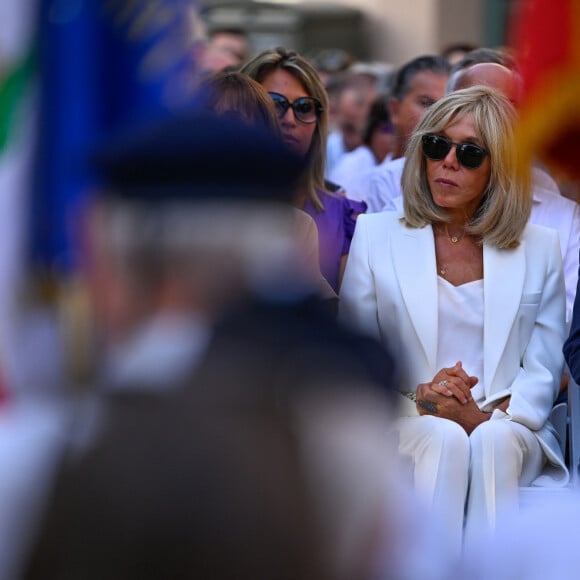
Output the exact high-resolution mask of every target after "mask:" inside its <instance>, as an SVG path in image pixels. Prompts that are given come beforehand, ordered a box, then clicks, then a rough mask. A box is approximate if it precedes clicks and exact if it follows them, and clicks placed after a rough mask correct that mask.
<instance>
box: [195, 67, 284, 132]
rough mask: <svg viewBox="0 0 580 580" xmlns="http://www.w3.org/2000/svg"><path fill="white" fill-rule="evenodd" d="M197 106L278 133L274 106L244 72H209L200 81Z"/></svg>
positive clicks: (261, 89)
mask: <svg viewBox="0 0 580 580" xmlns="http://www.w3.org/2000/svg"><path fill="white" fill-rule="evenodd" d="M198 96H199V99H200V100H201V106H202V107H203V108H205V109H207V110H208V111H210V112H212V113H214V114H216V115H219V116H222V115H232V116H236V117H238V118H239V119H241V120H242V121H244V122H245V123H248V124H250V125H262V126H265V127H267V128H268V129H271V130H272V131H274V132H275V133H276V134H278V135H279V134H280V123H279V122H278V116H277V115H276V108H275V106H274V103H273V102H272V99H271V98H270V95H269V94H268V92H267V91H266V89H264V87H263V86H262V85H261V84H260V83H258V82H256V81H255V80H253V79H251V78H250V77H249V76H248V75H245V74H242V73H240V72H237V71H222V72H217V73H214V74H212V75H209V76H208V77H206V78H205V79H203V81H202V82H201V83H200V85H199V87H198Z"/></svg>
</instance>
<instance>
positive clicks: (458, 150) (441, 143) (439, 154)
mask: <svg viewBox="0 0 580 580" xmlns="http://www.w3.org/2000/svg"><path fill="white" fill-rule="evenodd" d="M422 140H423V154H424V155H425V157H428V158H429V159H432V160H433V161H441V160H442V159H445V157H447V155H448V153H449V151H451V147H455V155H456V156H457V161H459V163H461V165H463V167H466V168H467V169H477V168H478V167H479V166H480V165H481V164H482V163H483V160H484V159H485V156H486V155H489V151H487V150H486V149H484V148H483V147H479V145H474V144H473V143H454V142H453V141H450V140H449V139H446V138H445V137H441V136H439V135H423V138H422Z"/></svg>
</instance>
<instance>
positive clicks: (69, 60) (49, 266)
mask: <svg viewBox="0 0 580 580" xmlns="http://www.w3.org/2000/svg"><path fill="white" fill-rule="evenodd" d="M195 19H196V11H195V5H194V3H193V2H192V1H191V0H139V1H138V2H137V1H134V0H108V1H94V0H92V1H83V0H39V19H38V35H37V38H38V45H37V54H38V59H37V67H38V75H39V79H40V82H39V91H40V99H39V102H40V131H39V138H38V155H37V164H36V183H35V184H34V187H33V195H32V203H31V208H32V216H31V220H32V223H31V232H32V238H31V240H30V242H31V244H30V248H31V255H32V263H33V266H37V267H40V268H41V269H44V270H45V271H46V270H48V271H49V272H56V273H61V272H63V273H66V272H68V271H70V270H71V269H74V267H75V265H76V262H77V256H76V248H75V243H74V241H75V239H76V232H75V228H77V227H78V225H77V222H78V215H79V214H78V212H79V208H80V207H81V206H82V204H83V202H84V201H85V199H86V196H87V192H88V191H89V190H90V186H91V185H92V183H93V176H92V175H91V172H90V169H89V167H88V165H87V163H86V161H87V155H88V153H89V152H90V150H91V148H92V147H93V146H94V145H95V143H97V142H98V141H99V140H100V139H101V138H102V137H103V136H104V135H106V134H107V133H109V132H110V131H112V130H114V129H115V128H117V127H119V126H121V125H126V124H129V123H139V122H142V121H145V120H151V118H152V117H156V116H161V115H165V114H168V113H170V112H171V111H172V110H174V109H176V108H179V107H183V106H187V104H188V99H189V97H190V93H189V86H190V83H191V79H192V77H193V65H194V63H193V56H192V55H193V46H194V44H195V42H196V41H197V40H198V39H197V38H196V37H195V36H196V30H197V29H199V27H196V26H195V24H196V22H195Z"/></svg>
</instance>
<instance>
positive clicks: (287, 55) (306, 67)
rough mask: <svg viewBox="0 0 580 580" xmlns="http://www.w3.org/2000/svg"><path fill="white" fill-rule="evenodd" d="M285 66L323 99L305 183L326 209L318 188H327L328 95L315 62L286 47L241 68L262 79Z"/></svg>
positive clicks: (317, 204)
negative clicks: (325, 184)
mask: <svg viewBox="0 0 580 580" xmlns="http://www.w3.org/2000/svg"><path fill="white" fill-rule="evenodd" d="M277 69H282V70H284V71H286V72H287V73H289V74H291V75H292V76H293V77H294V78H296V80H298V82H299V83H300V84H301V85H302V86H303V87H304V91H305V92H306V93H307V94H308V95H309V96H311V97H314V98H316V99H318V100H319V101H320V102H321V103H322V108H323V111H322V113H321V114H320V116H319V117H318V121H317V122H316V128H315V130H314V135H313V136H312V143H311V144H310V149H309V151H308V167H307V169H306V175H305V182H306V183H305V187H306V190H307V193H308V196H309V197H310V199H311V200H312V203H313V204H314V206H315V207H316V209H317V210H319V211H321V210H323V209H324V207H323V205H322V202H321V201H320V197H319V196H318V194H317V192H316V190H317V189H318V190H322V189H324V166H325V163H326V138H327V134H328V97H327V95H326V90H325V88H324V86H323V84H322V82H321V80H320V77H319V76H318V73H317V72H316V69H315V68H314V66H313V65H312V64H311V63H310V62H309V61H308V60H306V59H305V58H304V57H302V56H300V55H299V54H298V53H296V52H294V51H289V50H286V49H285V48H281V47H279V48H275V49H271V50H264V51H263V52H261V53H260V54H258V55H257V56H255V57H254V58H253V59H251V60H250V61H249V62H247V63H246V64H245V65H244V66H243V67H242V69H241V72H243V73H245V74H247V75H249V76H250V77H252V78H253V79H254V80H256V81H258V82H259V83H261V82H262V81H263V80H264V78H265V77H266V76H267V75H268V74H270V73H271V72H272V71H274V70H277Z"/></svg>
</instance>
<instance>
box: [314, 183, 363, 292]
mask: <svg viewBox="0 0 580 580" xmlns="http://www.w3.org/2000/svg"><path fill="white" fill-rule="evenodd" d="M317 193H318V196H319V197H320V201H321V202H322V205H323V206H324V210H323V211H317V210H316V208H315V207H314V204H313V203H312V201H311V200H310V199H308V200H307V201H306V204H305V206H304V211H305V212H306V213H307V214H308V215H310V216H311V217H312V219H313V220H314V222H315V223H316V226H317V228H318V241H319V246H320V247H319V252H320V271H321V272H322V275H323V276H324V277H325V278H326V279H327V280H328V283H329V284H330V285H331V286H332V288H333V289H334V290H335V292H338V274H339V269H340V260H341V258H342V256H344V255H345V254H348V252H349V250H350V242H351V240H352V236H353V234H354V226H355V224H356V216H357V215H358V214H359V213H364V212H365V211H366V209H367V204H366V203H365V202H364V201H354V200H352V199H348V198H347V197H344V196H343V195H338V194H333V193H329V192H327V191H321V190H317Z"/></svg>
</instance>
